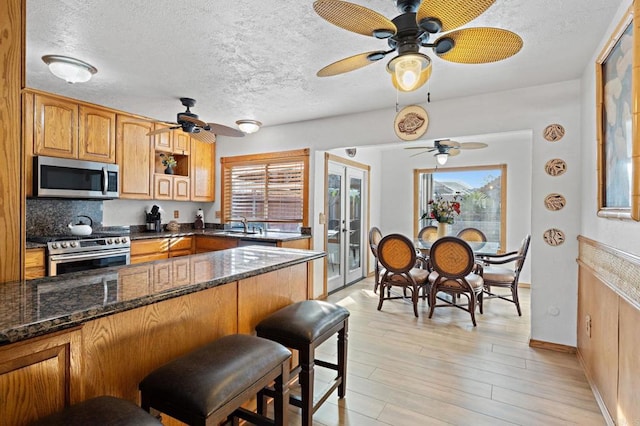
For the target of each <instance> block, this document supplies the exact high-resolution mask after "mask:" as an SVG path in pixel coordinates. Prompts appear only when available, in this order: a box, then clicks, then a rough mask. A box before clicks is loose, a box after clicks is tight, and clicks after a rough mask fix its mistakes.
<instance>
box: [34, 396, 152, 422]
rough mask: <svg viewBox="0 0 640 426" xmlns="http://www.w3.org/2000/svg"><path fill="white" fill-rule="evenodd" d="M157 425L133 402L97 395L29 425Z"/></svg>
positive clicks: (150, 416) (149, 415)
mask: <svg viewBox="0 0 640 426" xmlns="http://www.w3.org/2000/svg"><path fill="white" fill-rule="evenodd" d="M86 425H100V426H158V425H162V423H160V421H159V420H158V419H156V418H155V417H153V416H152V415H151V414H149V413H147V412H146V411H144V410H143V409H142V408H140V407H138V406H137V405H135V404H134V403H133V402H130V401H125V400H123V399H119V398H114V397H113V396H99V397H97V398H92V399H88V400H86V401H84V402H81V403H79V404H75V405H72V406H70V407H67V408H65V409H64V410H62V411H59V412H57V413H54V414H51V415H50V416H47V417H43V418H41V419H39V420H37V421H36V422H34V423H31V426H86Z"/></svg>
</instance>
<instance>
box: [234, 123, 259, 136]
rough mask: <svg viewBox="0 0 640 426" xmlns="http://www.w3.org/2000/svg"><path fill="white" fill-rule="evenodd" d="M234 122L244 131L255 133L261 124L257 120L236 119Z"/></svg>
mask: <svg viewBox="0 0 640 426" xmlns="http://www.w3.org/2000/svg"><path fill="white" fill-rule="evenodd" d="M236 124H237V125H238V128H239V129H240V130H241V131H242V132H244V133H255V132H257V131H258V130H260V126H262V123H261V122H259V121H257V120H238V121H236Z"/></svg>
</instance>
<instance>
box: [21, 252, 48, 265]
mask: <svg viewBox="0 0 640 426" xmlns="http://www.w3.org/2000/svg"><path fill="white" fill-rule="evenodd" d="M24 266H25V267H27V268H44V248H35V249H27V250H26V255H25V258H24Z"/></svg>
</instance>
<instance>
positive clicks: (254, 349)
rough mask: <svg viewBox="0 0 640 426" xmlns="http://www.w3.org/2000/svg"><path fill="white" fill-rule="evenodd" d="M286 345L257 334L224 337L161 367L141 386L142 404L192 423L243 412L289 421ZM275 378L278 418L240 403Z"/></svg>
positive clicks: (256, 420)
mask: <svg viewBox="0 0 640 426" xmlns="http://www.w3.org/2000/svg"><path fill="white" fill-rule="evenodd" d="M290 358H291V352H290V351H289V350H288V349H287V348H285V347H284V346H282V345H280V344H278V343H276V342H272V341H269V340H266V339H262V338H260V337H255V336H247V335H241V334H234V335H230V336H225V337H222V338H220V339H218V340H215V341H214V342H212V343H209V344H208V345H205V346H203V347H201V348H199V349H196V350H194V351H193V352H190V353H188V354H186V355H184V356H182V357H180V358H177V359H175V360H173V361H171V362H169V363H168V364H165V365H163V366H162V367H160V368H158V369H156V370H155V371H153V372H152V373H150V374H149V375H148V376H147V377H145V378H144V379H143V380H142V381H141V382H140V385H139V388H140V391H141V401H142V403H141V406H142V408H144V409H145V410H147V411H150V409H151V408H154V409H156V410H158V411H161V412H163V413H165V414H168V415H169V416H171V417H174V418H176V419H178V420H180V421H182V422H184V423H187V424H189V425H217V424H218V423H220V422H221V421H225V420H227V418H229V417H240V418H243V419H245V420H248V421H250V422H251V423H253V424H257V425H262V424H264V425H266V424H276V425H287V423H288V417H287V413H288V411H287V401H288V399H289V386H288V381H289V359H290ZM274 380H275V396H274V398H275V406H274V417H275V423H274V422H273V421H272V420H269V419H268V418H266V417H264V416H261V415H258V414H256V413H253V412H250V411H247V410H245V409H243V408H241V407H240V406H241V405H242V404H243V403H244V402H246V401H248V400H249V399H250V398H251V397H252V396H254V395H256V394H257V393H258V391H260V390H261V389H262V388H264V387H265V386H268V385H269V384H270V383H271V382H273V381H274Z"/></svg>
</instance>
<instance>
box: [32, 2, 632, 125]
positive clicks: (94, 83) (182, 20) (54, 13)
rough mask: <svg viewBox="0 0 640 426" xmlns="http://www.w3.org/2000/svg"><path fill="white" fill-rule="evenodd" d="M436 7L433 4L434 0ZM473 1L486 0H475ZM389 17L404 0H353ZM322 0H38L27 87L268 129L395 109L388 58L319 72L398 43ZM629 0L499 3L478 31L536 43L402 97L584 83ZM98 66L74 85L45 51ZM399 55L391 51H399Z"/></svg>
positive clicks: (436, 78) (454, 71)
mask: <svg viewBox="0 0 640 426" xmlns="http://www.w3.org/2000/svg"><path fill="white" fill-rule="evenodd" d="M425 1H428V0H425ZM469 1H470V2H471V1H473V0H469ZM353 2H354V3H358V4H360V5H363V6H366V7H368V8H370V9H373V10H375V11H377V12H379V13H381V14H383V15H385V16H387V17H389V18H393V17H395V16H396V15H398V14H399V13H398V11H397V10H396V8H395V2H394V1H392V0H353ZM312 4H313V2H312V0H302V1H300V0H263V1H258V0H254V1H244V2H242V1H230V0H189V1H176V0H146V1H142V0H137V1H136V0H133V1H132V0H109V1H106V0H100V1H98V0H55V1H54V0H28V1H27V86H28V87H32V88H36V89H41V90H45V91H49V92H53V93H58V94H62V95H66V96H69V97H72V98H76V99H81V100H86V101H89V102H94V103H97V104H101V105H106V106H109V107H112V108H116V109H120V110H123V111H127V112H131V113H135V114H140V115H144V116H147V117H152V118H155V119H159V120H166V121H175V114H176V113H177V112H181V111H183V110H184V108H183V107H182V105H181V104H180V102H179V100H178V98H179V97H193V98H195V99H196V100H197V101H198V103H197V104H196V106H195V108H194V109H193V111H194V112H195V113H197V114H199V115H200V118H201V119H203V120H205V121H209V122H217V123H221V124H226V125H229V126H235V124H234V122H235V121H236V120H238V119H241V118H254V119H257V120H260V121H262V122H263V123H264V125H266V126H269V125H276V124H282V123H288V122H295V121H303V120H310V119H314V118H319V117H327V116H334V115H341V114H348V113H353V112H361V111H367V110H375V109H380V108H390V107H393V106H394V105H395V102H396V95H397V94H396V91H395V89H394V88H393V86H392V85H391V81H390V77H389V75H388V74H387V72H386V71H385V64H384V63H385V62H386V60H383V61H380V63H374V64H372V65H370V66H367V67H365V68H362V69H359V70H356V71H353V72H350V73H347V74H344V75H339V76H334V77H327V78H318V77H316V75H315V74H316V72H317V71H318V70H319V69H320V68H322V67H324V66H325V65H328V64H329V63H332V62H334V61H336V60H339V59H342V58H344V57H347V56H351V55H355V54H358V53H363V52H367V51H371V50H384V49H386V48H387V46H386V42H385V41H381V40H376V39H374V38H372V37H365V36H362V35H359V34H355V33H351V32H348V31H346V30H343V29H341V28H338V27H336V26H333V25H331V24H329V23H328V22H326V21H325V20H323V19H322V18H320V17H319V16H318V15H317V14H316V13H315V12H314V10H313V7H312ZM620 4H621V0H587V1H585V0H563V1H558V0H497V1H496V2H495V4H494V5H493V6H491V7H490V8H489V10H488V11H487V12H486V13H484V14H483V15H481V16H480V17H479V18H477V19H475V20H474V21H472V22H471V23H469V24H467V25H466V27H473V26H493V27H500V28H504V29H508V30H510V31H513V32H515V33H517V34H519V35H520V36H521V37H522V39H523V40H524V47H523V49H522V50H521V51H520V52H519V53H518V54H517V55H515V56H514V57H512V58H509V59H507V60H505V61H501V62H497V63H494V64H482V65H460V64H454V63H448V62H446V61H443V60H440V59H439V58H437V57H435V55H433V54H430V52H431V51H430V50H429V49H423V52H424V53H427V54H429V56H431V58H432V60H433V74H432V77H431V80H430V82H429V83H428V84H427V85H425V86H423V87H422V88H421V89H420V90H418V91H416V92H413V93H410V94H406V93H401V94H400V95H399V102H400V104H401V105H407V104H412V103H424V102H426V97H427V91H430V92H431V100H432V102H433V101H437V100H439V99H445V98H454V97H462V96H468V95H474V94H481V93H486V92H491V91H499V90H506V89H513V88H517V87H525V86H534V85H539V84H545V83H550V82H556V81H564V80H570V79H575V78H579V77H580V75H581V73H582V71H583V70H584V68H585V66H587V64H588V62H589V61H590V60H591V57H592V55H593V53H594V51H595V49H596V48H597V46H598V44H599V43H600V41H601V40H602V39H603V37H604V36H605V34H604V33H605V30H606V28H607V27H608V26H609V24H610V22H611V19H612V18H613V15H614V13H615V12H616V10H617V9H618V7H619V6H620ZM46 54H59V55H67V56H73V57H76V58H78V59H81V60H84V61H86V62H89V63H91V64H92V65H94V66H95V67H96V68H98V70H99V71H98V73H97V74H96V75H95V76H94V77H93V79H92V80H91V81H89V82H88V83H83V84H76V85H71V84H67V83H65V82H64V81H62V80H59V79H57V78H55V77H54V76H53V75H52V74H50V73H49V72H48V70H47V67H46V65H45V64H44V63H43V62H42V60H41V59H40V58H41V57H42V56H43V55H46ZM391 57H392V56H391V55H390V56H389V58H391Z"/></svg>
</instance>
